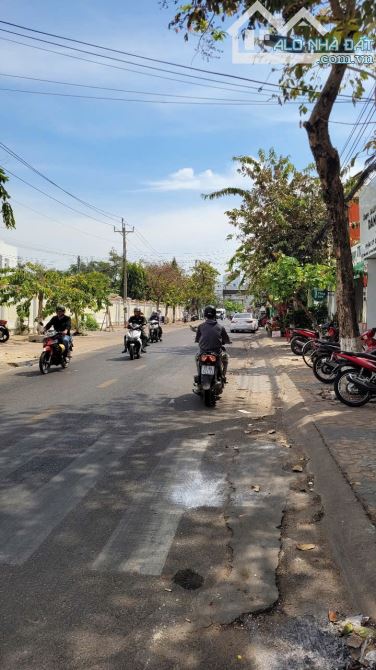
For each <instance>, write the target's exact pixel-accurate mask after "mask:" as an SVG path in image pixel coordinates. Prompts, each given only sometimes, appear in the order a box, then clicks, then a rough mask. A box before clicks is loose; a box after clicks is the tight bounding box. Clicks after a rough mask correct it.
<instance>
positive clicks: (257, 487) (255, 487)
mask: <svg viewBox="0 0 376 670" xmlns="http://www.w3.org/2000/svg"><path fill="white" fill-rule="evenodd" d="M251 489H252V491H254V492H255V493H259V491H260V487H259V485H258V484H252V486H251Z"/></svg>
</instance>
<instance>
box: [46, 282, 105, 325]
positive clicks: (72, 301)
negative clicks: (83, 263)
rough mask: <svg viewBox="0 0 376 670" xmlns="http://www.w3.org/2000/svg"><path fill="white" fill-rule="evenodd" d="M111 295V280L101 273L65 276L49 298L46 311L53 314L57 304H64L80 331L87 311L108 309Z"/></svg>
mask: <svg viewBox="0 0 376 670" xmlns="http://www.w3.org/2000/svg"><path fill="white" fill-rule="evenodd" d="M110 294H111V282H110V279H109V277H107V276H106V275H103V274H101V273H100V272H82V273H80V274H72V275H64V276H62V277H61V281H60V283H59V284H58V286H57V290H56V291H55V292H54V294H53V295H51V296H49V297H48V298H47V302H46V305H45V311H46V312H47V313H48V314H51V313H52V312H54V311H55V309H56V305H57V304H59V303H62V304H64V305H65V306H66V307H67V308H68V310H69V311H70V312H71V313H72V314H73V315H74V321H75V326H76V329H77V330H79V329H80V323H81V320H82V318H83V316H84V314H85V310H86V309H91V310H93V311H99V310H101V309H103V307H107V306H108V305H109V304H110V303H109V296H110Z"/></svg>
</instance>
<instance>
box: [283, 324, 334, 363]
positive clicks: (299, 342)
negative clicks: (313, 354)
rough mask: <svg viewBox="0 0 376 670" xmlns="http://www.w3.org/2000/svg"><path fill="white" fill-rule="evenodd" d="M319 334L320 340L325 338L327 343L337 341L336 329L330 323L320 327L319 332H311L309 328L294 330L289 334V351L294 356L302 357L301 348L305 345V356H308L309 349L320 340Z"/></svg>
mask: <svg viewBox="0 0 376 670" xmlns="http://www.w3.org/2000/svg"><path fill="white" fill-rule="evenodd" d="M320 331H321V333H320ZM320 334H321V337H322V338H325V339H327V340H329V341H333V342H335V341H338V336H339V333H338V328H336V327H335V326H334V325H333V324H332V323H328V324H324V325H323V326H321V327H320V330H312V329H311V328H294V330H293V331H292V332H291V339H290V347H291V351H292V352H293V353H294V354H295V355H296V356H302V355H303V348H304V347H305V345H306V348H305V354H308V352H309V349H310V348H311V347H312V343H313V342H314V341H315V340H318V339H319V338H320Z"/></svg>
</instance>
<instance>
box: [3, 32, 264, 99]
mask: <svg viewBox="0 0 376 670" xmlns="http://www.w3.org/2000/svg"><path fill="white" fill-rule="evenodd" d="M0 40H2V41H3V42H10V43H12V44H19V45H21V46H24V47H28V48H29V49H36V50H37V51H44V52H46V53H52V54H56V55H58V56H64V57H65V58H71V59H73V60H78V61H82V62H84V63H92V64H94V65H100V66H102V67H107V68H110V69H113V70H121V71H122V72H132V73H135V74H137V75H142V76H145V77H152V78H153V79H164V80H167V81H175V82H178V83H180V84H190V85H192V86H200V87H202V88H215V89H218V90H222V91H229V92H237V93H248V89H251V90H254V91H259V87H257V86H245V85H242V84H233V83H231V82H220V83H226V84H227V87H225V86H213V85H211V84H208V83H205V84H202V83H200V81H197V80H194V81H186V80H185V79H177V78H176V77H166V76H164V75H158V74H154V73H152V72H143V71H142V70H135V69H133V68H129V67H121V66H120V65H113V64H111V63H102V62H101V61H97V60H93V59H91V58H82V57H80V56H74V55H73V54H68V53H65V52H63V51H55V50H54V49H46V48H45V47H40V46H36V45H35V44H25V42H20V41H19V40H12V39H9V38H6V37H1V36H0ZM136 67H137V64H136ZM176 74H178V75H179V76H182V77H186V75H185V74H184V73H176ZM203 80H204V81H205V79H203ZM208 81H210V82H216V81H218V80H216V79H208ZM229 86H232V87H233V88H228V87H229ZM243 89H246V90H244V91H243ZM265 91H266V89H265ZM268 92H269V93H274V91H268ZM262 95H265V93H263V94H262Z"/></svg>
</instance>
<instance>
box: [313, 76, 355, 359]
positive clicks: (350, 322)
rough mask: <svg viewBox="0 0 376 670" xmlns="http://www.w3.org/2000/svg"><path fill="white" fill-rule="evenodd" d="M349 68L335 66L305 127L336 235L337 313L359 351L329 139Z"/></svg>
mask: <svg viewBox="0 0 376 670" xmlns="http://www.w3.org/2000/svg"><path fill="white" fill-rule="evenodd" d="M345 70H346V66H344V65H333V66H332V69H331V72H330V75H329V77H328V79H327V82H326V84H325V86H324V88H323V91H322V93H321V94H320V97H319V98H318V100H317V102H316V104H315V106H314V108H313V110H312V113H311V116H310V119H309V121H307V122H306V123H305V124H304V127H305V128H306V130H307V133H308V139H309V144H310V147H311V151H312V153H313V156H314V159H315V162H316V167H317V172H318V174H319V178H320V182H321V187H322V190H323V198H324V201H325V204H326V206H327V209H328V219H329V224H330V225H331V227H332V231H333V241H334V253H335V257H336V262H337V313H338V324H339V330H340V336H341V347H342V348H343V349H345V350H346V349H352V350H359V349H360V341H359V326H358V321H357V316H356V307H355V289H354V277H353V264H352V256H351V247H350V235H349V227H348V219H347V208H346V204H345V196H344V190H343V185H342V181H341V166H340V160H339V156H338V152H337V150H336V149H335V148H334V147H333V145H332V143H331V141H330V136H329V127H328V125H329V116H330V113H331V111H332V108H333V104H334V102H335V100H336V97H337V95H338V92H339V88H340V85H341V82H342V79H343V76H344V74H345Z"/></svg>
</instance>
